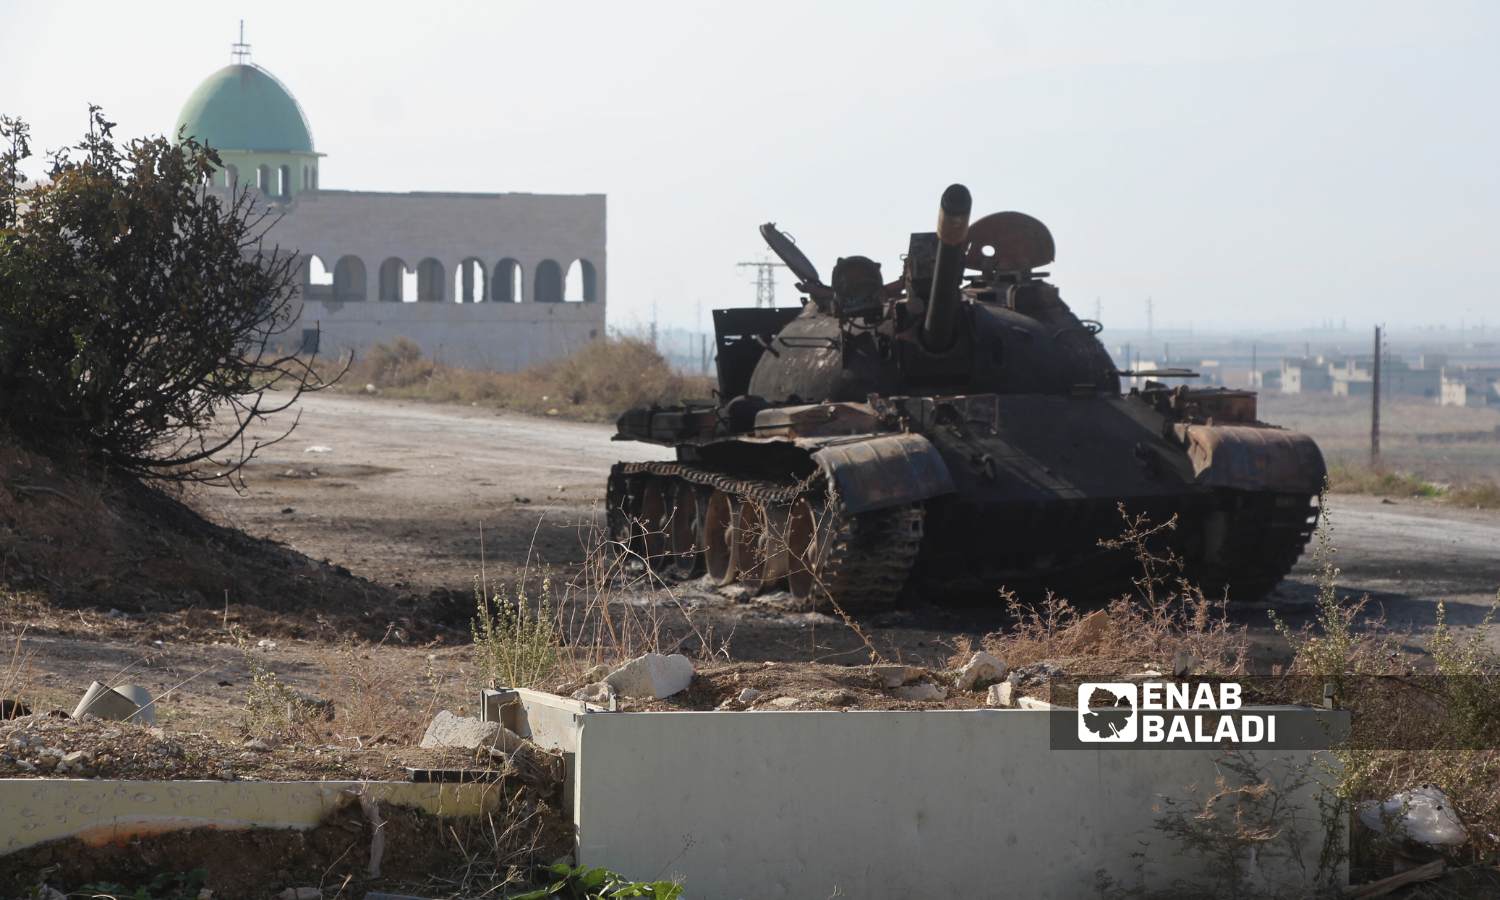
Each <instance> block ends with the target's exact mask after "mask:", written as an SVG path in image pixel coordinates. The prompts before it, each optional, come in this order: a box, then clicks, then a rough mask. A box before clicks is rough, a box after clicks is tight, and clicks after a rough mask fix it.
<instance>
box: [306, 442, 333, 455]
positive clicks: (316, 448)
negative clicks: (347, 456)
mask: <svg viewBox="0 0 1500 900" xmlns="http://www.w3.org/2000/svg"><path fill="white" fill-rule="evenodd" d="M302 452H303V453H332V452H333V448H332V447H329V446H327V445H325V444H313V445H312V446H311V447H308V448H307V449H305V450H303V451H302Z"/></svg>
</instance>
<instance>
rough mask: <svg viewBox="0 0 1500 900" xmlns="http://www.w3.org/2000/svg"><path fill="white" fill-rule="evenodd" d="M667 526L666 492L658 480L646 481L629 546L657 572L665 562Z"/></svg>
mask: <svg viewBox="0 0 1500 900" xmlns="http://www.w3.org/2000/svg"><path fill="white" fill-rule="evenodd" d="M666 524H667V492H666V488H665V486H664V484H663V482H662V479H660V478H648V479H646V485H645V487H644V488H643V489H642V490H641V511H640V514H639V515H638V516H636V521H635V529H636V534H635V536H633V539H632V541H631V545H632V547H633V548H635V549H636V550H637V552H639V553H640V554H641V557H642V558H643V559H644V560H645V561H646V567H647V568H649V569H650V570H652V571H653V572H655V571H659V570H660V569H661V567H662V564H663V563H664V562H665V559H664V557H665V554H666V539H665V529H666Z"/></svg>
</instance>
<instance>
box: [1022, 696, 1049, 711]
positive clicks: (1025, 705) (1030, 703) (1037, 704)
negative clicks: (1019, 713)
mask: <svg viewBox="0 0 1500 900" xmlns="http://www.w3.org/2000/svg"><path fill="white" fill-rule="evenodd" d="M1016 705H1017V706H1019V707H1020V708H1021V709H1051V708H1052V704H1050V703H1048V702H1047V701H1046V700H1038V699H1037V698H1035V697H1022V698H1021V699H1019V700H1017V701H1016Z"/></svg>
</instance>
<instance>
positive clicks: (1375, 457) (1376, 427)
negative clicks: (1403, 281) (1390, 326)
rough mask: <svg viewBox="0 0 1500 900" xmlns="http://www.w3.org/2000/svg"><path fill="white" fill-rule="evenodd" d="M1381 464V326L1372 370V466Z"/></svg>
mask: <svg viewBox="0 0 1500 900" xmlns="http://www.w3.org/2000/svg"><path fill="white" fill-rule="evenodd" d="M1379 464H1380V326H1379V325H1376V326H1375V363H1374V365H1373V366H1372V367H1371V369H1370V465H1372V466H1375V465H1379Z"/></svg>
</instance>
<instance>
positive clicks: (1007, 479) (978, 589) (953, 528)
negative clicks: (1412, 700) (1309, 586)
mask: <svg viewBox="0 0 1500 900" xmlns="http://www.w3.org/2000/svg"><path fill="white" fill-rule="evenodd" d="M652 415H653V416H654V417H657V418H658V419H660V420H661V422H672V423H674V424H676V425H678V426H679V427H685V428H686V430H687V431H691V430H692V426H691V425H688V426H683V425H682V423H683V422H687V421H690V420H691V415H687V416H685V415H684V413H683V412H682V411H679V410H656V411H654V412H653V413H652ZM648 421H649V417H648ZM757 423H758V425H759V427H757V428H756V429H755V430H754V432H753V433H752V434H750V435H728V436H713V437H709V436H706V435H705V436H700V437H698V438H696V439H695V438H684V437H682V436H680V435H674V434H672V433H670V432H667V433H663V432H662V431H660V430H658V431H657V433H656V434H655V435H654V438H648V437H647V433H648V432H649V428H648V429H647V432H641V433H638V434H637V435H636V436H637V437H639V438H642V439H655V440H656V441H658V442H662V443H674V444H675V445H676V446H677V447H678V454H679V461H678V462H676V463H642V464H635V465H634V466H619V467H616V471H615V473H614V475H613V476H612V478H611V504H612V509H616V510H618V513H617V515H616V518H615V522H614V525H615V531H616V533H617V534H621V535H627V534H629V533H630V532H631V528H630V526H629V524H627V523H631V522H633V523H635V526H636V527H635V531H636V533H637V534H639V535H645V534H648V533H650V532H651V531H653V530H655V531H658V532H661V533H662V534H666V533H667V532H673V533H677V534H678V535H679V538H678V540H677V542H676V545H675V546H676V547H677V548H678V550H679V551H681V552H678V553H677V554H676V555H675V556H674V555H673V554H672V553H670V552H669V551H670V549H671V548H670V547H668V546H667V545H666V543H665V542H659V543H658V545H657V546H655V547H651V546H648V545H649V544H650V541H649V540H644V541H643V540H642V539H639V538H638V539H637V541H636V543H637V546H638V552H639V553H640V555H641V556H642V558H643V559H647V560H650V561H653V562H655V561H658V560H661V559H665V558H668V557H670V558H671V560H672V565H671V566H670V567H669V568H675V569H676V570H679V571H680V573H681V574H697V573H698V572H699V571H700V566H699V564H698V563H697V562H696V561H694V560H695V558H696V557H695V555H694V554H696V553H697V552H698V551H700V550H702V549H705V548H709V547H710V546H711V545H712V544H714V542H715V540H716V539H715V538H714V537H713V536H712V535H709V534H707V533H706V532H705V531H704V529H703V527H702V521H703V512H702V509H701V508H702V507H703V506H704V505H705V504H706V503H707V502H708V498H709V497H711V496H712V495H713V494H714V493H715V492H717V493H719V494H722V495H724V497H726V498H727V499H728V502H729V503H731V504H732V505H733V506H734V507H735V508H736V510H739V509H740V508H752V507H753V508H754V512H753V514H747V516H738V515H737V517H736V526H737V528H738V529H739V530H741V531H749V530H754V529H759V530H760V531H761V532H762V533H763V536H762V537H760V538H757V540H756V541H753V542H750V543H751V544H757V545H760V546H758V547H751V548H749V549H745V547H742V548H741V550H742V552H741V557H742V559H741V560H740V563H741V565H742V566H743V567H745V568H746V569H747V571H750V570H751V569H752V568H753V565H756V563H753V562H752V560H753V559H757V558H761V557H763V558H765V559H767V560H771V562H769V563H767V564H766V565H765V566H763V567H762V568H760V569H754V570H753V571H750V575H751V577H750V579H749V580H750V581H751V582H753V583H754V587H755V589H756V590H763V589H766V588H767V587H774V586H780V585H785V584H789V583H790V582H789V581H787V580H786V579H788V578H789V577H790V578H792V579H795V578H796V576H797V573H798V570H799V569H811V568H816V567H817V564H818V559H819V550H818V548H817V547H816V546H815V545H816V544H817V541H816V540H815V539H813V538H812V537H809V536H808V535H807V534H805V533H797V534H794V533H792V531H793V529H790V528H789V525H788V522H789V518H790V514H789V512H788V511H789V510H791V509H792V508H793V506H794V505H795V504H797V503H799V502H801V503H803V504H806V505H810V506H812V507H815V508H816V510H817V511H818V514H819V515H822V516H825V517H830V518H832V519H833V520H835V524H833V525H830V526H828V527H829V528H830V529H833V530H837V529H838V528H850V527H854V528H856V529H857V527H858V525H859V523H861V522H863V523H866V524H867V525H868V528H866V529H865V532H866V535H867V536H868V535H875V537H868V538H867V540H866V541H865V543H864V544H863V545H861V546H860V547H858V548H855V549H856V550H857V551H858V552H855V551H850V552H849V553H848V554H846V555H847V556H848V557H849V558H848V559H844V560H841V561H839V562H838V564H837V566H833V568H830V569H829V571H833V570H834V569H836V568H839V567H842V568H845V569H847V568H851V567H860V566H863V567H866V568H873V569H878V570H879V573H880V578H879V579H878V581H879V585H878V586H872V585H870V584H864V583H860V582H859V579H857V578H853V577H852V576H847V575H844V574H838V575H837V579H839V581H838V584H834V583H833V580H834V576H832V575H831V576H829V578H830V583H829V584H828V585H825V586H824V587H823V588H822V589H821V590H818V589H816V586H815V588H814V590H812V591H810V592H809V591H806V590H804V591H802V592H801V593H802V594H803V595H804V596H803V597H802V599H803V600H805V601H806V603H807V605H810V606H813V607H818V608H829V607H832V606H838V607H839V608H841V609H845V610H846V611H852V610H858V609H869V608H878V607H881V606H886V605H889V604H890V603H892V602H894V601H895V599H896V597H897V596H898V595H899V594H900V593H901V592H902V591H903V590H918V591H920V592H921V594H922V595H923V596H924V597H926V598H928V599H935V600H941V599H957V598H964V599H965V600H972V599H974V598H976V597H977V598H980V599H984V598H990V599H993V600H995V602H999V596H1000V595H999V591H1000V590H1001V589H1006V590H1010V591H1015V592H1017V593H1021V594H1023V595H1040V594H1041V593H1043V592H1045V591H1053V592H1055V593H1057V594H1058V595H1060V596H1066V597H1069V598H1071V599H1075V600H1079V601H1089V600H1097V599H1100V598H1107V597H1114V596H1121V595H1124V594H1128V593H1130V592H1131V590H1132V587H1133V586H1132V581H1131V579H1132V578H1133V577H1134V576H1137V575H1139V572H1140V569H1139V564H1138V562H1137V561H1136V560H1135V559H1134V558H1133V555H1132V553H1131V552H1129V551H1128V550H1126V549H1121V548H1111V547H1107V546H1104V542H1107V541H1111V540H1115V539H1118V538H1120V537H1121V535H1122V534H1123V533H1125V532H1126V531H1127V530H1128V529H1129V528H1130V527H1131V526H1132V523H1136V524H1137V525H1140V524H1142V523H1149V524H1150V525H1165V524H1167V523H1171V524H1170V527H1168V528H1166V529H1164V530H1162V531H1160V532H1159V533H1158V534H1157V535H1156V536H1155V537H1154V538H1153V539H1152V541H1151V547H1152V550H1153V552H1155V553H1156V554H1158V555H1163V556H1164V555H1167V554H1168V553H1170V555H1171V556H1173V557H1176V558H1177V559H1178V560H1180V562H1181V564H1182V574H1183V575H1184V576H1185V577H1187V578H1188V579H1189V580H1190V581H1192V582H1194V583H1195V584H1198V585H1199V586H1200V587H1202V588H1203V589H1204V590H1205V591H1206V592H1208V593H1210V594H1212V595H1214V596H1219V595H1221V594H1222V593H1223V592H1225V591H1227V592H1228V593H1229V594H1230V596H1231V597H1232V598H1234V599H1236V600H1247V599H1254V598H1256V597H1259V596H1261V595H1263V594H1265V593H1266V592H1267V591H1269V590H1270V589H1271V588H1272V587H1274V585H1275V584H1276V582H1277V581H1279V580H1280V579H1281V578H1282V577H1283V576H1284V575H1285V574H1286V572H1287V571H1289V570H1290V568H1291V566H1292V565H1293V564H1294V563H1295V562H1296V559H1297V557H1298V556H1299V554H1300V553H1301V552H1302V549H1303V547H1304V546H1305V544H1306V542H1307V540H1308V537H1309V536H1310V534H1311V533H1312V530H1313V527H1314V525H1315V523H1316V515H1317V510H1316V499H1317V495H1318V492H1319V489H1320V487H1321V484H1322V480H1323V477H1324V467H1323V460H1322V457H1321V454H1319V452H1318V450H1317V447H1316V445H1314V444H1313V443H1312V441H1311V440H1309V439H1307V438H1306V437H1305V436H1301V435H1297V434H1295V433H1293V432H1288V431H1285V430H1282V429H1277V428H1272V427H1270V426H1264V425H1260V424H1258V423H1254V424H1246V423H1236V424H1228V425H1213V424H1202V423H1193V422H1191V421H1187V422H1185V421H1183V420H1181V419H1180V418H1178V417H1175V416H1173V415H1171V414H1169V413H1164V412H1163V411H1162V410H1161V409H1159V408H1158V405H1157V404H1154V403H1152V402H1148V401H1147V400H1144V399H1142V398H1140V397H1138V396H1125V397H1111V396H1098V395H1089V396H1078V397H1067V396H1056V395H1046V394H1036V395H1028V394H1011V395H999V394H976V395H963V396H953V397H895V398H879V397H873V398H870V401H869V402H868V403H864V404H858V403H828V404H814V405H804V406H786V407H773V408H770V409H767V410H764V411H762V412H761V413H760V414H759V416H757ZM637 427H638V428H640V427H641V425H640V423H639V422H638V423H637ZM653 485H654V486H653ZM686 485H691V486H692V487H684V486H686ZM646 494H652V495H653V496H655V497H658V498H676V497H682V498H686V497H688V496H689V495H692V497H693V499H692V501H691V505H692V506H693V509H692V510H691V511H685V512H683V513H682V514H680V515H678V514H675V513H674V512H673V510H674V509H675V508H676V507H675V506H673V504H672V502H671V500H663V499H656V500H650V499H645V495H646ZM680 505H681V506H683V507H684V509H686V507H687V506H688V505H689V503H688V501H687V500H686V499H684V500H683V501H682V503H681V504H680ZM669 507H670V508H669ZM674 516H676V517H677V520H676V521H672V520H673V519H674ZM893 517H894V518H893ZM741 519H743V521H740V520H741ZM892 522H894V523H895V524H892ZM778 529H779V532H778ZM806 530H807V529H805V528H804V529H803V532H806ZM684 532H686V533H687V534H690V535H691V537H690V538H684V537H681V535H682V533H684ZM717 540H718V542H719V544H720V545H721V546H722V545H725V544H726V541H727V543H731V544H732V543H734V542H735V541H736V540H739V543H740V545H745V544H746V542H745V541H743V540H740V539H739V538H737V537H736V536H734V535H731V536H730V537H728V538H723V537H720V538H718V539H717ZM809 543H811V544H812V545H814V546H813V547H812V548H811V549H809V547H808V544H809ZM690 547H691V548H693V549H694V552H693V553H687V552H685V551H686V548H690ZM893 564H895V565H897V566H899V567H902V568H903V570H904V571H905V572H906V575H905V576H903V577H902V578H899V579H895V578H894V576H893V575H892V574H891V568H892V565H893ZM718 577H719V578H720V579H721V580H724V581H725V582H726V583H727V582H731V581H734V580H736V576H735V573H733V572H730V573H727V574H726V573H724V572H720V573H718ZM893 581H894V583H893ZM846 583H847V586H846V587H842V588H841V587H840V585H844V584H846Z"/></svg>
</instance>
